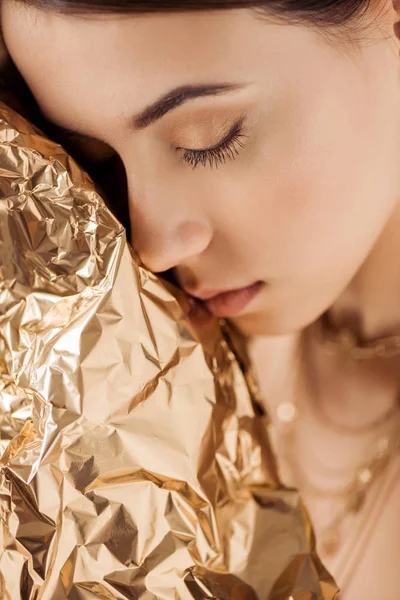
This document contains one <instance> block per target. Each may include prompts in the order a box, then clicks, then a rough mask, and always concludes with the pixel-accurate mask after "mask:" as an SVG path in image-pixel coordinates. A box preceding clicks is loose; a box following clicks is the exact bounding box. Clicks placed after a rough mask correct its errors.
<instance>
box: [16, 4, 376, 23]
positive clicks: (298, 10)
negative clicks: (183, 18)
mask: <svg viewBox="0 0 400 600" xmlns="http://www.w3.org/2000/svg"><path fill="white" fill-rule="evenodd" d="M18 1H19V2H21V3H24V4H27V5H29V6H35V7H37V8H40V9H43V10H48V11H55V12H59V13H63V14H79V13H81V14H82V13H98V14H99V13H101V14H107V13H108V14H112V13H136V14H144V13H154V12H187V11H196V10H197V11H203V10H204V11H205V10H225V9H235V8H249V9H253V10H255V11H257V12H259V13H260V15H267V16H270V17H277V18H278V19H279V20H284V19H287V20H289V21H292V22H301V23H309V24H311V25H314V26H316V27H318V26H319V27H324V26H325V27H328V28H333V29H343V28H345V27H346V25H349V24H350V25H353V24H354V23H355V22H356V23H357V24H358V23H361V22H362V20H363V19H362V17H363V16H364V15H365V14H367V13H368V9H369V7H370V5H371V0H183V1H182V0H18Z"/></svg>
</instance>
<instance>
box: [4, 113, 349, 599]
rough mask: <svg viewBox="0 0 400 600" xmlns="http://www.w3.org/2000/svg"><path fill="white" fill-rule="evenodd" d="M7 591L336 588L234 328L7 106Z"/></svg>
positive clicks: (154, 593) (159, 595)
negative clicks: (215, 318)
mask: <svg viewBox="0 0 400 600" xmlns="http://www.w3.org/2000/svg"><path fill="white" fill-rule="evenodd" d="M0 185H1V200H0V211H1V212H0V426H1V442H0V443H1V455H2V456H1V460H0V467H1V470H0V511H1V512H0V516H1V523H0V526H1V533H0V552H1V556H0V598H1V599H4V600H64V599H71V600H93V599H101V600H117V599H118V600H128V599H129V600H134V599H135V600H138V599H140V600H150V599H160V600H178V599H182V600H188V599H193V600H200V599H206V598H208V599H215V600H217V599H220V600H225V599H226V600H228V599H229V600H250V599H251V600H255V599H267V598H268V599H270V600H289V599H292V600H317V599H324V600H331V599H333V598H334V597H335V595H336V590H337V588H336V586H335V584H334V583H333V581H332V579H331V577H330V575H329V574H328V573H327V572H326V570H325V569H324V567H323V566H322V564H321V563H320V561H319V559H318V557H317V556H316V554H315V546H314V537H313V534H312V531H311V527H310V524H309V520H308V517H307V514H306V512H305V510H304V508H303V505H302V502H301V500H300V498H299V495H298V493H297V492H296V491H295V490H290V489H284V488H283V486H282V485H281V484H280V482H279V480H278V477H277V474H276V468H275V461H274V457H273V455H272V452H271V448H270V445H269V441H268V435H267V426H266V425H267V424H266V418H265V416H264V415H263V414H262V411H261V409H260V408H259V405H258V403H257V399H256V395H255V394H254V390H253V389H252V386H251V379H250V378H249V377H248V376H246V370H247V368H246V361H245V359H244V358H243V356H244V355H243V356H241V355H240V350H239V349H238V348H239V346H238V340H235V339H234V337H232V335H230V334H229V329H227V330H226V331H221V330H220V329H219V328H218V326H217V325H216V324H213V325H212V327H211V326H210V327H208V329H207V330H204V331H200V330H199V331H196V332H195V331H194V330H193V329H192V328H191V327H190V326H189V324H188V323H187V321H186V319H185V316H184V311H183V309H182V306H183V304H184V301H185V299H184V296H183V294H182V293H181V292H179V291H178V290H174V289H173V288H172V286H170V285H169V284H166V283H164V282H163V281H161V280H160V279H158V278H157V277H156V276H154V275H153V274H151V273H150V272H148V271H146V270H145V269H143V268H142V267H141V266H140V265H139V263H138V262H137V261H136V259H135V256H134V253H133V251H132V250H131V248H130V247H129V245H128V244H127V241H126V237H125V230H124V228H123V227H122V226H121V224H120V223H119V222H118V221H117V220H116V218H115V217H114V216H113V215H112V213H111V212H110V211H109V210H108V208H107V207H106V205H105V203H104V202H103V200H102V199H101V198H100V196H99V194H98V193H97V191H96V187H95V185H94V184H93V182H92V181H91V180H90V178H89V177H88V176H87V175H86V174H85V173H84V172H82V170H81V169H80V168H79V166H78V165H77V164H76V163H75V162H74V161H73V159H72V158H70V157H69V156H68V155H67V154H66V152H65V151H64V150H63V149H62V148H61V146H59V145H58V144H56V143H53V142H52V141H50V140H48V139H46V137H45V136H44V135H43V134H41V132H40V131H38V130H37V129H36V128H35V127H34V126H32V125H30V124H29V123H28V122H27V121H26V120H25V119H24V118H22V117H21V116H19V115H17V114H16V113H15V112H13V111H12V110H11V109H10V108H8V107H7V106H5V105H4V104H1V105H0Z"/></svg>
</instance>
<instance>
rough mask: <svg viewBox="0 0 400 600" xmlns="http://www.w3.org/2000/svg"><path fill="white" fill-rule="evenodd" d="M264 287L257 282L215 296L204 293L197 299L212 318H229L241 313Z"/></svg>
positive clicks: (263, 284) (260, 282)
mask: <svg viewBox="0 0 400 600" xmlns="http://www.w3.org/2000/svg"><path fill="white" fill-rule="evenodd" d="M264 286H265V283H264V282H263V281H257V282H256V283H253V284H252V285H249V286H247V287H244V288H240V289H236V290H228V291H226V292H220V293H216V294H215V293H214V294H213V293H212V292H211V291H209V292H205V293H204V294H202V295H201V297H200V295H199V296H198V298H200V299H201V300H202V304H203V305H204V306H205V307H206V308H207V310H208V312H209V313H211V314H212V315H213V316H214V317H225V318H229V317H234V316H235V315H238V314H239V313H240V312H242V311H243V310H244V309H245V308H246V306H247V305H248V304H249V303H250V302H251V300H253V298H254V297H255V296H256V295H257V294H258V293H259V292H260V291H261V290H262V288H263V287H264Z"/></svg>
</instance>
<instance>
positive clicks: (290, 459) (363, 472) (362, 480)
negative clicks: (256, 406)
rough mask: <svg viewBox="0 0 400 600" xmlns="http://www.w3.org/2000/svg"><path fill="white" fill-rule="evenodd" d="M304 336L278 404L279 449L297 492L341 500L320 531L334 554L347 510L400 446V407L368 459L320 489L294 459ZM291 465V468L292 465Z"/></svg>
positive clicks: (355, 507) (358, 504)
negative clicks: (288, 393) (337, 483)
mask: <svg viewBox="0 0 400 600" xmlns="http://www.w3.org/2000/svg"><path fill="white" fill-rule="evenodd" d="M303 345H304V336H302V335H300V337H299V342H298V347H297V360H296V365H295V369H294V381H293V384H294V385H293V387H292V397H291V399H290V400H285V401H284V402H283V403H281V404H279V405H278V409H277V414H278V419H279V421H280V425H281V436H280V438H281V439H280V446H281V452H282V455H283V457H284V459H285V460H286V463H287V466H288V467H289V470H290V471H291V475H292V477H293V480H294V481H295V484H296V486H297V487H298V488H299V490H300V491H301V492H305V493H308V494H310V496H313V497H318V498H325V499H326V498H332V499H333V498H336V499H341V500H342V501H343V505H342V508H341V509H340V510H339V511H338V512H337V513H336V514H335V515H334V516H333V517H332V519H331V521H330V523H329V524H328V525H327V526H326V527H325V528H324V530H323V532H322V535H321V540H320V541H321V544H322V547H323V550H324V552H325V553H326V554H328V555H333V554H335V553H336V552H337V551H338V549H339V546H340V535H339V530H340V526H341V525H342V523H343V521H344V519H345V518H346V517H347V515H349V514H356V513H358V512H359V511H360V510H361V508H362V506H363V505H364V503H365V500H366V497H367V494H368V492H369V490H370V489H371V488H372V486H373V484H374V483H375V481H376V480H377V479H378V478H379V477H380V476H381V475H382V474H383V473H384V472H385V470H386V469H387V467H388V465H389V464H390V460H391V458H392V456H393V455H394V453H395V452H396V451H398V450H399V448H400V436H399V435H398V432H399V429H400V410H399V409H398V406H397V403H396V414H395V415H393V418H392V419H391V427H390V432H388V433H387V434H386V435H385V436H380V437H379V438H378V440H377V442H376V447H375V449H374V453H373V456H372V458H371V459H369V460H362V461H360V464H359V465H358V467H357V468H356V470H355V473H354V475H353V477H352V479H351V481H350V483H349V484H347V485H345V486H343V487H342V488H341V489H337V488H335V489H334V490H333V489H330V490H327V489H321V488H319V487H317V486H315V485H314V484H312V483H310V481H309V480H308V477H307V476H306V475H305V472H304V469H303V468H302V466H301V465H300V464H299V462H298V460H297V459H296V456H297V453H296V448H295V438H296V422H297V421H298V417H299V406H298V402H297V394H298V392H299V389H300V385H301V383H303V381H302V378H301V375H302V368H301V367H302V364H303V350H304V347H303ZM293 467H294V468H295V472H294V469H293Z"/></svg>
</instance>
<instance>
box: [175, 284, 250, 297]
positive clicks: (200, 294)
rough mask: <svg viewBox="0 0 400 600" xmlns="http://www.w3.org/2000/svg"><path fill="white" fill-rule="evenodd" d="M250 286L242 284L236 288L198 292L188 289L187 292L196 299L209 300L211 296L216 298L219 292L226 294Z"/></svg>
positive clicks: (219, 294)
mask: <svg viewBox="0 0 400 600" xmlns="http://www.w3.org/2000/svg"><path fill="white" fill-rule="evenodd" d="M247 287H250V286H249V285H244V286H242V287H237V288H229V289H228V288H227V289H225V290H212V289H210V290H204V291H202V292H201V291H200V292H195V293H194V292H189V291H188V290H186V291H187V293H188V294H190V296H193V297H194V298H197V299H198V300H211V298H216V297H217V296H221V294H228V293H232V292H238V291H240V290H244V289H245V288H247Z"/></svg>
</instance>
